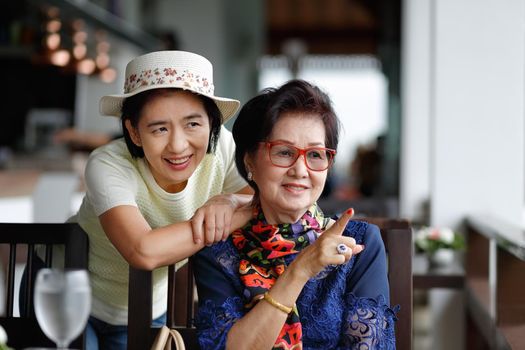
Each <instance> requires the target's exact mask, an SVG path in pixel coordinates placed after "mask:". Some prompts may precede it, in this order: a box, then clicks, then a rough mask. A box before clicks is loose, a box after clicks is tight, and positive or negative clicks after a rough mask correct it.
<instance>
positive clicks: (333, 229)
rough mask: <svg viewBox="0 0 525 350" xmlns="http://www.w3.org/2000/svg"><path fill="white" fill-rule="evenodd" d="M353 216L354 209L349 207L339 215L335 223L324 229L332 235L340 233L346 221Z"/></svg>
mask: <svg viewBox="0 0 525 350" xmlns="http://www.w3.org/2000/svg"><path fill="white" fill-rule="evenodd" d="M352 216H354V209H353V208H350V209H348V210H347V211H345V212H344V213H343V215H341V217H340V218H339V219H338V220H337V221H336V222H335V224H334V225H333V226H332V227H330V229H328V230H327V231H326V233H329V234H333V235H341V234H343V231H344V230H345V227H346V225H347V224H348V221H350V219H351V218H352Z"/></svg>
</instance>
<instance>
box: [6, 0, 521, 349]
mask: <svg viewBox="0 0 525 350" xmlns="http://www.w3.org/2000/svg"><path fill="white" fill-rule="evenodd" d="M162 49H180V50H188V51H193V52H196V53H199V54H202V55H204V56H205V57H207V58H208V59H210V61H212V63H213V66H214V79H215V88H216V93H217V94H218V95H220V96H228V97H232V98H237V99H239V100H240V101H241V103H244V102H246V101H247V100H248V99H249V98H250V97H252V96H253V95H254V94H256V93H257V92H258V91H259V90H261V89H262V88H265V87H270V86H278V85H280V84H282V83H283V82H285V81H286V80H288V79H290V78H303V79H307V80H310V81H313V82H315V83H316V84H318V85H319V86H320V87H322V88H323V89H324V90H325V91H327V92H328V94H329V95H330V96H331V98H332V100H333V102H334V105H335V108H336V111H337V113H338V115H339V117H340V119H341V121H342V124H343V135H342V137H341V143H340V146H339V151H338V156H337V160H336V164H335V167H334V169H333V171H332V172H331V174H330V179H329V182H328V185H327V187H326V188H325V192H324V195H323V198H322V200H321V202H322V203H321V205H322V207H323V208H324V209H325V210H326V211H327V212H328V213H337V212H340V211H341V210H343V209H346V208H347V207H349V206H353V207H354V208H356V212H357V215H362V216H384V217H392V218H393V217H403V218H407V219H409V220H410V221H411V222H412V223H413V224H414V225H428V226H435V227H451V228H453V229H454V230H455V231H459V232H461V231H465V225H466V224H465V222H466V220H467V219H468V218H469V217H482V218H484V219H487V220H488V221H489V222H492V223H494V222H504V223H505V225H511V226H512V227H514V228H516V229H515V230H516V231H513V232H518V233H516V235H515V236H513V237H511V240H512V241H513V242H515V243H516V242H517V243H516V244H517V245H518V247H519V249H523V247H525V245H524V244H523V241H524V237H525V235H524V234H523V228H524V226H525V210H524V208H525V205H524V204H525V186H524V184H525V181H524V180H525V152H524V149H525V140H524V135H525V121H524V120H525V116H524V97H525V71H524V64H525V50H524V49H525V2H523V1H522V0H505V1H501V0H192V1H189V0H92V1H88V0H41V1H38V0H17V1H5V2H3V4H2V11H1V12H0V63H1V67H2V74H1V75H0V81H1V83H2V85H3V89H2V92H1V93H0V108H1V113H0V125H1V127H0V221H3V222H33V221H37V222H51V221H59V222H61V221H64V220H65V219H67V218H68V217H69V216H70V215H71V214H72V213H73V212H74V211H75V210H76V208H78V205H79V204H80V201H81V198H82V195H83V184H82V176H83V175H82V174H83V166H84V164H85V160H86V157H87V155H88V154H89V152H90V151H91V150H92V149H93V148H94V147H96V146H98V145H101V144H103V143H105V142H108V141H109V140H111V139H112V138H114V137H117V136H118V135H120V132H121V131H120V126H119V123H118V121H117V120H116V119H114V118H110V117H102V116H100V114H99V112H98V100H99V98H100V97H101V96H102V95H106V94H113V93H120V92H122V88H123V81H124V69H125V65H126V63H127V62H128V61H129V60H130V59H131V58H133V57H135V56H137V55H140V54H143V53H146V52H149V51H154V50H162ZM227 127H231V122H229V124H228V125H227ZM496 226H498V227H501V226H500V225H496ZM410 253H411V252H407V254H410ZM487 254H488V253H487ZM458 261H459V262H460V263H461V261H462V260H461V258H459V259H458ZM518 270H519V271H523V270H522V269H518ZM520 273H523V272H520ZM416 292H417V291H416ZM415 296H416V298H415V302H416V304H417V305H416V306H418V307H416V308H415V313H414V324H415V328H414V334H415V342H414V346H415V348H416V349H463V348H465V346H466V345H465V344H466V341H465V333H466V327H467V326H466V321H465V313H464V312H463V310H464V308H465V297H464V294H463V293H462V291H458V290H445V289H443V288H435V289H433V290H425V291H424V292H421V293H420V294H417V293H416V295H415ZM523 310H524V313H523V315H525V306H524V308H523ZM418 317H419V318H418ZM520 320H521V321H520V322H521V323H520V324H524V323H525V320H523V317H521V318H520ZM493 321H494V320H493ZM494 322H496V321H494ZM430 323H432V324H433V325H434V326H433V327H432V328H430V326H428V324H430Z"/></svg>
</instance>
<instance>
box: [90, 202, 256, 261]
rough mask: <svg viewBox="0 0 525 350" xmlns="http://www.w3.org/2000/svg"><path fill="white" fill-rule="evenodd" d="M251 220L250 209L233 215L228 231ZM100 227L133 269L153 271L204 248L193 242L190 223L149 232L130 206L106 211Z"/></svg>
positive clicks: (186, 222) (147, 226) (138, 213)
mask: <svg viewBox="0 0 525 350" xmlns="http://www.w3.org/2000/svg"><path fill="white" fill-rule="evenodd" d="M250 217H251V210H250V208H248V207H246V208H244V209H239V210H237V211H235V213H234V214H233V215H232V221H231V228H232V229H237V228H239V227H241V226H242V225H244V224H245V223H246V222H247V221H248V220H249V219H250ZM99 219H100V223H101V224H102V228H103V229H104V232H105V233H106V235H107V237H108V238H109V240H110V241H111V243H113V245H114V246H115V247H116V248H117V250H118V251H119V252H120V254H121V255H122V256H123V257H124V259H126V261H127V262H128V263H129V264H130V265H132V266H133V267H136V268H140V269H146V270H153V269H155V268H157V267H160V266H165V265H169V264H173V263H176V262H178V261H180V260H183V259H185V258H187V257H189V256H191V255H193V254H194V253H195V252H197V251H198V250H199V249H201V248H202V247H203V246H204V243H202V242H201V243H195V242H194V241H193V232H192V228H191V224H190V222H189V221H184V222H179V223H175V224H171V225H168V226H165V227H161V228H156V229H152V228H151V226H150V225H149V224H148V222H147V221H146V219H144V217H143V216H142V213H141V212H140V210H139V209H138V208H137V207H135V206H131V205H121V206H117V207H114V208H112V209H109V210H108V211H106V212H104V213H103V214H102V215H100V216H99Z"/></svg>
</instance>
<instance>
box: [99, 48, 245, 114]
mask: <svg viewBox="0 0 525 350" xmlns="http://www.w3.org/2000/svg"><path fill="white" fill-rule="evenodd" d="M161 88H178V89H184V90H188V91H193V92H195V93H197V94H200V95H203V96H206V97H209V98H211V99H212V100H213V101H214V102H215V104H216V105H217V107H218V108H219V110H220V111H221V114H222V121H223V123H224V122H225V121H227V120H228V119H230V118H231V117H232V116H233V115H234V114H235V112H236V111H237V109H238V108H239V104H240V103H239V101H237V100H233V99H229V98H225V97H218V96H215V95H214V94H213V91H214V86H213V66H212V65H211V62H210V61H208V60H207V59H206V58H204V57H202V56H200V55H197V54H195V53H191V52H186V51H157V52H151V53H148V54H145V55H142V56H139V57H137V58H134V59H133V60H132V61H130V62H129V63H128V65H127V66H126V80H125V82H124V94H122V95H107V96H103V97H102V98H101V99H100V104H99V109H100V114H102V115H109V116H115V117H120V114H121V109H122V102H124V99H126V98H128V97H131V96H133V95H136V94H138V93H141V92H143V91H147V90H152V89H161Z"/></svg>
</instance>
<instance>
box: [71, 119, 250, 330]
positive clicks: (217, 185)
mask: <svg viewBox="0 0 525 350" xmlns="http://www.w3.org/2000/svg"><path fill="white" fill-rule="evenodd" d="M85 181H86V187H87V191H86V196H85V197H84V200H83V202H82V205H81V207H80V209H79V211H78V213H77V215H76V216H74V217H73V218H71V219H70V221H75V222H78V223H79V224H80V226H81V227H82V228H83V229H84V230H85V231H86V232H87V234H88V236H89V271H90V278H91V288H92V292H93V304H92V311H91V314H92V315H93V316H94V317H96V318H98V319H100V320H102V321H104V322H107V323H110V324H113V325H126V324H127V321H128V276H129V265H128V263H127V262H126V260H124V258H123V257H122V256H121V255H120V253H119V252H118V251H117V249H116V248H115V247H114V246H113V244H112V243H111V242H110V241H109V239H108V238H107V236H106V234H105V233H104V231H103V230H102V226H101V225H100V221H99V219H98V216H99V215H101V214H102V213H104V212H105V211H107V210H109V209H111V208H114V207H116V206H119V205H133V206H136V207H138V208H139V210H140V212H141V213H142V215H144V218H145V219H146V221H147V222H148V223H149V225H150V226H151V227H152V228H157V227H162V226H166V225H168V224H172V223H175V222H180V221H186V220H189V219H190V218H191V217H192V216H193V214H194V212H195V210H196V209H198V208H200V207H201V206H202V205H203V204H204V203H205V202H206V201H207V200H208V199H209V198H210V197H212V196H214V195H217V194H221V193H234V192H237V191H239V190H241V189H242V188H244V187H245V186H247V183H246V182H245V181H244V180H243V179H242V178H241V176H240V175H239V173H238V171H237V168H236V166H235V143H234V141H233V137H232V135H231V133H230V132H229V131H228V130H227V129H226V128H224V127H222V129H221V134H220V138H219V142H218V144H217V149H216V151H215V154H207V155H206V156H205V157H204V158H203V160H202V162H201V164H199V166H198V167H197V169H196V170H195V172H194V173H193V175H192V176H191V177H190V178H189V180H188V184H187V185H186V188H185V189H184V190H183V191H181V192H179V193H168V192H166V191H164V190H163V189H162V188H161V187H159V185H158V184H157V183H156V182H155V179H154V178H153V175H152V174H151V172H150V170H149V168H148V166H147V164H146V162H145V160H144V159H143V158H137V159H133V158H132V157H131V155H130V153H129V151H128V149H127V147H126V144H125V142H124V139H118V140H115V141H113V142H111V143H109V144H107V145H105V146H102V147H100V148H98V149H96V150H95V151H93V153H92V154H91V155H90V157H89V160H88V163H87V166H86V172H85ZM185 262H186V261H182V262H179V263H178V264H177V267H179V266H181V265H183V264H184V263H185ZM167 281H168V279H167V268H166V267H164V268H159V269H156V270H155V271H154V272H153V313H152V316H153V318H157V317H159V316H160V315H162V314H163V313H164V312H165V311H166V297H167Z"/></svg>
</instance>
